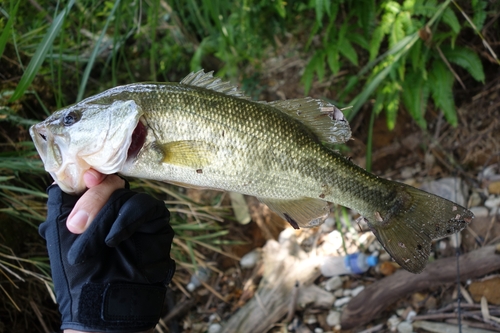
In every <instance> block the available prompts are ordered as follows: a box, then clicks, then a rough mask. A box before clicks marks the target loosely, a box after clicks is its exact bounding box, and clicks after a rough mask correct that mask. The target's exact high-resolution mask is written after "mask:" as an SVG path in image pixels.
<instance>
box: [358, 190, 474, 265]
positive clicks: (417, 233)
mask: <svg viewBox="0 0 500 333" xmlns="http://www.w3.org/2000/svg"><path fill="white" fill-rule="evenodd" d="M395 186H396V188H394V190H395V191H397V195H396V198H395V200H394V202H393V203H392V205H390V208H389V209H385V210H384V209H380V210H378V211H375V212H373V214H372V216H369V217H368V216H365V217H366V218H367V219H368V225H369V226H370V228H371V229H372V231H373V233H374V234H375V236H377V239H378V240H379V242H380V243H381V244H382V246H383V247H384V248H385V249H386V250H387V252H388V253H389V254H390V255H391V256H392V258H394V260H395V261H396V262H397V263H398V264H399V265H400V266H401V267H403V268H404V269H406V270H408V271H410V272H412V273H420V272H421V271H422V270H423V269H424V268H425V266H426V264H427V261H428V260H429V255H430V251H431V243H432V241H433V240H435V239H439V238H443V237H446V236H449V235H452V234H454V233H456V232H459V231H461V230H462V229H464V228H465V227H466V226H467V225H468V224H469V223H470V222H471V221H472V219H473V218H474V215H473V214H472V212H470V211H469V210H468V209H466V208H464V207H462V206H460V205H458V204H456V203H454V202H451V201H449V200H446V199H444V198H441V197H439V196H436V195H433V194H430V193H427V192H424V191H421V190H418V189H416V188H413V187H411V186H408V185H404V184H398V185H395Z"/></svg>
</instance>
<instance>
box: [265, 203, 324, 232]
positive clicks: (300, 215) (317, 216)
mask: <svg viewBox="0 0 500 333" xmlns="http://www.w3.org/2000/svg"><path fill="white" fill-rule="evenodd" d="M258 199H259V200H260V201H261V202H262V203H264V204H266V205H267V206H268V207H269V208H270V209H271V210H273V211H274V212H276V213H277V214H278V215H279V216H281V217H282V218H283V219H285V220H286V221H287V222H288V223H290V225H291V226H292V227H293V228H294V229H299V228H301V227H302V228H310V227H315V226H318V225H320V224H322V223H323V222H324V221H325V219H326V218H327V217H328V215H329V214H330V212H331V210H332V208H331V205H330V203H328V202H326V201H323V200H319V199H312V198H306V197H304V198H299V199H293V200H285V199H272V198H258Z"/></svg>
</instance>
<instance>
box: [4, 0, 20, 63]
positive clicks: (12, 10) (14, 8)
mask: <svg viewBox="0 0 500 333" xmlns="http://www.w3.org/2000/svg"><path fill="white" fill-rule="evenodd" d="M19 3H21V0H18V1H17V2H16V4H15V5H14V2H11V3H10V13H9V20H8V21H7V24H6V25H5V27H4V28H3V31H2V34H1V35H0V58H1V57H2V54H3V51H4V50H5V45H7V41H8V40H9V36H10V33H11V31H12V25H13V24H14V20H15V19H16V14H17V8H18V7H19Z"/></svg>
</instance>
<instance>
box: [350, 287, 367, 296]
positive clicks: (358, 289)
mask: <svg viewBox="0 0 500 333" xmlns="http://www.w3.org/2000/svg"><path fill="white" fill-rule="evenodd" d="M363 289H365V286H359V287H356V288H354V289H353V290H352V291H351V295H352V297H356V296H357V295H358V294H359V293H360V292H362V291H363Z"/></svg>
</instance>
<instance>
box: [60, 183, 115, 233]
mask: <svg viewBox="0 0 500 333" xmlns="http://www.w3.org/2000/svg"><path fill="white" fill-rule="evenodd" d="M124 187H125V181H124V180H123V179H121V178H120V177H118V176H115V175H109V176H105V178H104V180H102V182H101V183H100V184H97V185H95V184H94V186H93V187H91V188H89V189H88V190H87V192H85V193H84V194H83V195H82V196H81V198H80V199H79V200H78V202H77V203H76V205H75V207H74V208H73V210H72V211H71V213H70V214H69V216H68V219H67V222H66V226H67V228H68V230H69V231H71V232H72V233H74V234H81V233H83V232H84V231H85V230H87V228H88V226H89V225H90V223H91V222H92V221H93V220H94V218H95V216H96V215H97V213H99V211H100V210H101V208H102V207H103V206H104V205H105V204H106V202H107V201H108V199H109V197H110V196H111V194H112V193H113V192H114V191H116V190H117V189H119V188H124Z"/></svg>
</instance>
